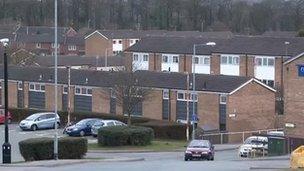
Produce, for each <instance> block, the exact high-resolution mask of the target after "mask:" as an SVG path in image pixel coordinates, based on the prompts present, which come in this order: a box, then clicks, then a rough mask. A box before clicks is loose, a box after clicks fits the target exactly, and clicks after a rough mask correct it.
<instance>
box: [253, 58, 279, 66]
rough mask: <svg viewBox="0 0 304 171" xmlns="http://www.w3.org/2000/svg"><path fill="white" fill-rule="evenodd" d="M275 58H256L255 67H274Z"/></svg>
mask: <svg viewBox="0 0 304 171" xmlns="http://www.w3.org/2000/svg"><path fill="white" fill-rule="evenodd" d="M274 61H275V58H273V57H256V58H255V65H257V66H274Z"/></svg>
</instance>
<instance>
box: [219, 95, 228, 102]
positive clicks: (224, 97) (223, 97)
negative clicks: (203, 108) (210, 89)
mask: <svg viewBox="0 0 304 171" xmlns="http://www.w3.org/2000/svg"><path fill="white" fill-rule="evenodd" d="M226 103H227V95H224V94H221V95H220V104H226Z"/></svg>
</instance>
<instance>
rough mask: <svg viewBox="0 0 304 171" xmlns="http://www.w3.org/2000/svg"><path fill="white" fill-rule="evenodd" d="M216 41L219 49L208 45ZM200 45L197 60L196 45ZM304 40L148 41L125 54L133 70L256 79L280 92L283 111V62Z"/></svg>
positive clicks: (261, 38) (246, 38) (278, 111)
mask: <svg viewBox="0 0 304 171" xmlns="http://www.w3.org/2000/svg"><path fill="white" fill-rule="evenodd" d="M208 42H214V43H215V44H216V45H215V46H206V43H208ZM194 44H196V45H197V46H196V51H195V54H196V55H195V57H193V54H194V52H193V46H194ZM303 44H304V39H303V38H275V37H248V36H233V37H232V38H228V39H213V38H189V37H166V38H164V37H150V38H144V39H142V40H141V41H139V42H138V43H137V44H135V45H134V46H132V47H130V48H128V49H127V50H126V51H125V56H126V67H127V68H128V69H129V70H149V71H170V72H181V73H183V72H188V73H192V72H193V71H195V73H202V74H210V75H234V76H247V77H254V78H256V79H258V80H260V81H261V82H263V83H265V84H267V85H268V86H270V87H273V88H275V89H276V90H277V95H276V96H277V113H283V110H282V103H283V102H282V99H283V98H282V96H283V93H282V92H283V91H282V84H283V76H282V75H283V69H282V68H283V63H284V61H286V60H287V59H289V58H291V57H292V56H295V55H297V54H299V53H301V52H303V51H304V47H303Z"/></svg>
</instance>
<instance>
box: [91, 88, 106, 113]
mask: <svg viewBox="0 0 304 171" xmlns="http://www.w3.org/2000/svg"><path fill="white" fill-rule="evenodd" d="M92 112H96V113H110V93H109V91H107V90H106V89H102V88H93V90H92Z"/></svg>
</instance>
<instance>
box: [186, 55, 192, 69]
mask: <svg viewBox="0 0 304 171" xmlns="http://www.w3.org/2000/svg"><path fill="white" fill-rule="evenodd" d="M185 56H186V57H185V71H186V72H189V73H191V72H192V55H185Z"/></svg>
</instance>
